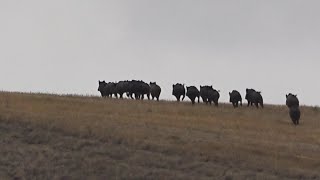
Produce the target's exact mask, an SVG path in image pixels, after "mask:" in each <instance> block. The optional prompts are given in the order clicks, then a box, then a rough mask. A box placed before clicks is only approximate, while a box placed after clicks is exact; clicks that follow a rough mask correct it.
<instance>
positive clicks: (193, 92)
mask: <svg viewBox="0 0 320 180" xmlns="http://www.w3.org/2000/svg"><path fill="white" fill-rule="evenodd" d="M186 95H187V97H188V98H189V99H190V100H191V103H192V105H194V103H195V99H196V98H198V103H199V102H200V92H199V90H198V88H196V87H195V86H187V94H186Z"/></svg>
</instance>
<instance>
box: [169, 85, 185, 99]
mask: <svg viewBox="0 0 320 180" xmlns="http://www.w3.org/2000/svg"><path fill="white" fill-rule="evenodd" d="M172 95H173V96H175V97H176V98H177V101H180V97H181V96H182V101H183V100H184V98H185V96H186V89H185V88H184V85H182V84H180V83H177V84H173V85H172Z"/></svg>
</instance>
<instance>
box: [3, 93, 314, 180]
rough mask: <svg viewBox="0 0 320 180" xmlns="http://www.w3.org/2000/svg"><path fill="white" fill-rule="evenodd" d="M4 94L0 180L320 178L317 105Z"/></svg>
mask: <svg viewBox="0 0 320 180" xmlns="http://www.w3.org/2000/svg"><path fill="white" fill-rule="evenodd" d="M301 112H302V117H301V121H300V122H301V124H300V125H299V126H296V127H295V126H294V125H293V124H292V122H291V120H290V118H289V115H288V109H287V107H286V106H272V105H266V107H265V108H264V109H256V108H247V107H246V106H244V107H240V108H238V109H233V107H231V105H228V104H221V105H220V106H219V107H218V108H216V107H214V106H206V105H204V104H196V105H195V106H191V103H190V102H188V103H177V102H168V101H160V102H153V101H147V100H144V101H137V100H127V99H123V100H119V99H103V98H100V97H85V96H83V97H81V96H57V95H46V94H31V93H27V94H26V93H8V92H1V93H0V143H1V148H0V154H1V158H0V179H13V178H16V179H229V180H230V179H320V109H319V108H316V107H301Z"/></svg>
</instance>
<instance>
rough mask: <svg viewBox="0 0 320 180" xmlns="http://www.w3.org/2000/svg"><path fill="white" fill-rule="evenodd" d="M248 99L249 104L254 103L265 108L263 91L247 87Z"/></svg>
mask: <svg viewBox="0 0 320 180" xmlns="http://www.w3.org/2000/svg"><path fill="white" fill-rule="evenodd" d="M245 98H246V100H247V101H248V106H252V105H253V104H254V105H255V106H256V107H257V108H259V105H260V106H261V107H262V108H263V98H262V95H261V92H259V91H256V90H254V89H246V97H245Z"/></svg>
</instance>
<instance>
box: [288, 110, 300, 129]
mask: <svg viewBox="0 0 320 180" xmlns="http://www.w3.org/2000/svg"><path fill="white" fill-rule="evenodd" d="M289 115H290V118H291V120H292V122H293V124H294V125H299V120H300V116H301V112H300V109H299V107H298V106H292V107H290V108H289Z"/></svg>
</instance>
